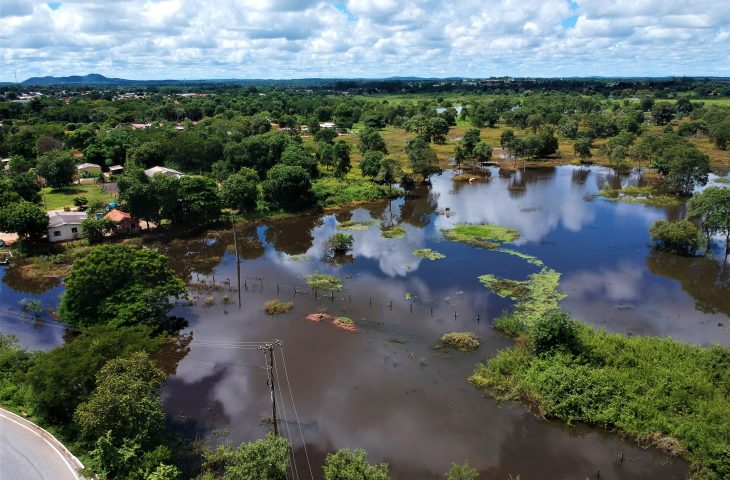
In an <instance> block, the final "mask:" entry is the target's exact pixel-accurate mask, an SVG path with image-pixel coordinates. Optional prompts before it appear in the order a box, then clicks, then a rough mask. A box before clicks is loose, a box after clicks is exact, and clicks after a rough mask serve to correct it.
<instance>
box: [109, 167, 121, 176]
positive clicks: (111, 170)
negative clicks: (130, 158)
mask: <svg viewBox="0 0 730 480" xmlns="http://www.w3.org/2000/svg"><path fill="white" fill-rule="evenodd" d="M122 172H124V167H123V166H121V165H112V166H111V167H109V173H110V174H111V175H121V174H122Z"/></svg>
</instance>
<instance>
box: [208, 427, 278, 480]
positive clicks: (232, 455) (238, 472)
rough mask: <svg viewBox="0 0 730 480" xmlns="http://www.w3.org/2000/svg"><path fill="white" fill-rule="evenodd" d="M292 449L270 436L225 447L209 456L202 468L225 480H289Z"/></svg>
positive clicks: (275, 437)
mask: <svg viewBox="0 0 730 480" xmlns="http://www.w3.org/2000/svg"><path fill="white" fill-rule="evenodd" d="M290 449H291V445H290V444H289V442H287V441H286V440H285V439H284V438H282V437H277V436H274V435H272V434H268V435H267V436H266V438H263V439H261V440H257V441H255V442H252V443H244V444H241V445H239V446H238V447H236V448H231V447H230V446H229V445H222V446H220V447H218V448H217V449H216V450H214V451H212V452H208V453H206V454H205V456H204V458H203V469H204V471H206V472H207V473H209V474H210V475H211V476H213V475H215V476H217V477H219V478H222V479H223V480H262V479H266V480H286V478H287V469H288V468H289V462H290V459H291V455H290V453H289V452H290Z"/></svg>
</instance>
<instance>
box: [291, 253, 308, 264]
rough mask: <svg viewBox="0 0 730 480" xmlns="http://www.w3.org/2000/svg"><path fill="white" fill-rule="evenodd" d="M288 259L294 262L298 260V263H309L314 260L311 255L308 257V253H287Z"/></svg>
mask: <svg viewBox="0 0 730 480" xmlns="http://www.w3.org/2000/svg"><path fill="white" fill-rule="evenodd" d="M286 259H287V260H291V261H292V262H297V263H309V262H311V261H312V259H311V258H310V257H308V256H306V255H302V254H299V255H287V257H286Z"/></svg>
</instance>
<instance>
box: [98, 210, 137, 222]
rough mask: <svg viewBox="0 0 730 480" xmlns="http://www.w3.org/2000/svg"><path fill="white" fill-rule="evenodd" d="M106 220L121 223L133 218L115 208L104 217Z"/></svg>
mask: <svg viewBox="0 0 730 480" xmlns="http://www.w3.org/2000/svg"><path fill="white" fill-rule="evenodd" d="M104 218H105V219H109V220H111V221H112V222H114V223H119V222H121V221H123V220H125V219H127V218H129V219H131V218H132V216H131V215H130V214H128V213H127V212H123V211H121V210H117V209H116V208H115V209H113V210H110V211H109V213H107V214H106V215H104Z"/></svg>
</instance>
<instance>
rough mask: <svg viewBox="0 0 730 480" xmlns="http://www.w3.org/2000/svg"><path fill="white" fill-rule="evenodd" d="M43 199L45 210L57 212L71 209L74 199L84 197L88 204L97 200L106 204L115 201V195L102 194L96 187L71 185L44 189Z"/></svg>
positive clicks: (98, 187)
mask: <svg viewBox="0 0 730 480" xmlns="http://www.w3.org/2000/svg"><path fill="white" fill-rule="evenodd" d="M43 197H44V198H45V206H46V210H58V209H61V208H64V207H73V206H74V198H76V197H86V198H87V199H88V200H89V202H93V201H95V200H99V201H102V202H107V203H108V202H111V201H114V200H116V193H107V192H104V191H102V189H101V187H100V186H98V185H71V186H69V187H65V188H58V189H54V188H50V187H46V188H44V189H43Z"/></svg>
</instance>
